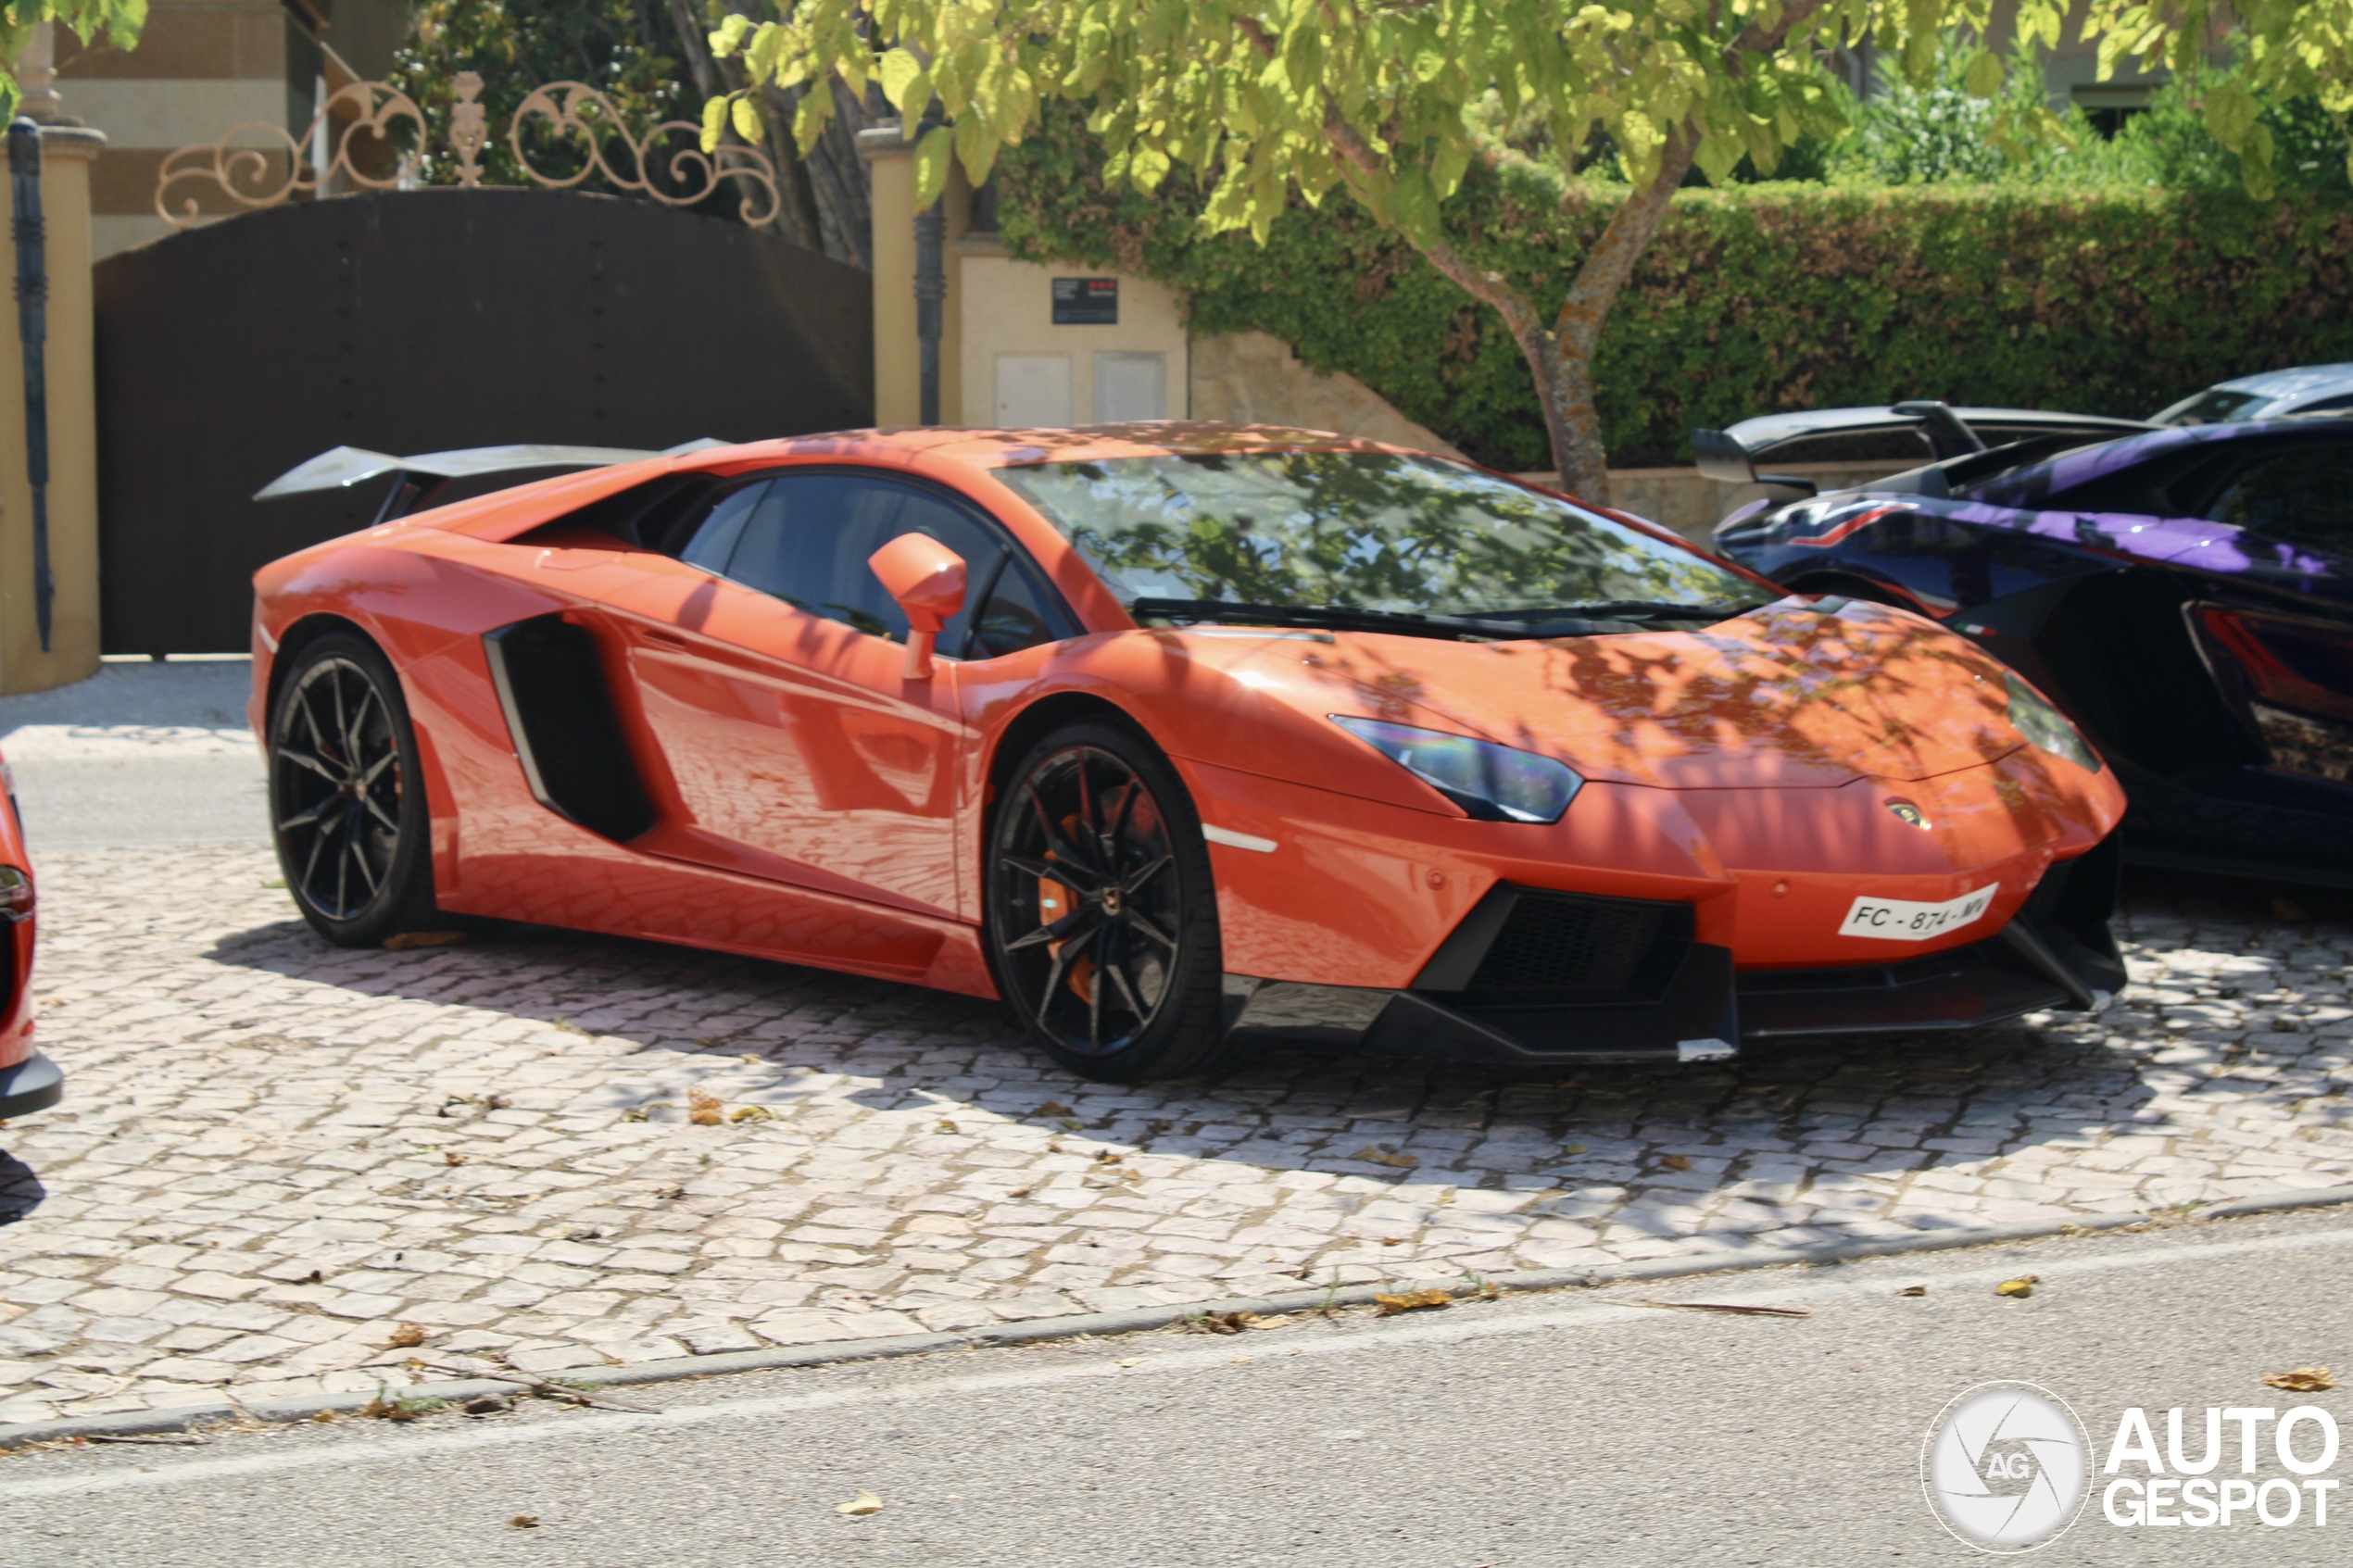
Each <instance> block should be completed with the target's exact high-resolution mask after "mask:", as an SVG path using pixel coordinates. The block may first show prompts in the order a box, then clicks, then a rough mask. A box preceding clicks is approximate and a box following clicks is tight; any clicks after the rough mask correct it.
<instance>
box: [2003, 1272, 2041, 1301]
mask: <svg viewBox="0 0 2353 1568" xmlns="http://www.w3.org/2000/svg"><path fill="white" fill-rule="evenodd" d="M2041 1277H2042V1276H2040V1275H2039V1274H2020V1275H2019V1276H2018V1277H2017V1278H2016V1279H2006V1280H2004V1281H2003V1282H2002V1283H2001V1284H1999V1285H1997V1286H1994V1295H1996V1296H2021V1297H2022V1296H2032V1295H2033V1294H2034V1286H2035V1284H2036V1282H2037V1281H2038V1280H2039V1279H2040V1278H2041Z"/></svg>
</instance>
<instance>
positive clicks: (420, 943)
mask: <svg viewBox="0 0 2353 1568" xmlns="http://www.w3.org/2000/svg"><path fill="white" fill-rule="evenodd" d="M465 939H466V934H465V933H464V932H462V931H399V932H395V933H394V934H393V935H390V936H387V937H385V938H384V948H385V950H386V951H387V952H394V953H405V952H407V951H408V950H409V948H411V947H448V946H449V945H450V944H451V943H453V942H463V941H464V940H465Z"/></svg>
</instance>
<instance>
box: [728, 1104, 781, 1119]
mask: <svg viewBox="0 0 2353 1568" xmlns="http://www.w3.org/2000/svg"><path fill="white" fill-rule="evenodd" d="M775 1119H776V1113H775V1112H774V1111H773V1110H769V1109H768V1108H767V1107H766V1106H764V1105H739V1106H737V1107H736V1112H735V1114H734V1115H732V1116H730V1117H728V1118H727V1120H728V1121H730V1122H774V1120H775Z"/></svg>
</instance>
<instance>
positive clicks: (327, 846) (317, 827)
mask: <svg viewBox="0 0 2353 1568" xmlns="http://www.w3.org/2000/svg"><path fill="white" fill-rule="evenodd" d="M270 822H271V838H272V839H273V840H274V841H275V842H276V844H277V847H278V864H279V865H280V867H282V868H283V870H284V872H285V877H286V891H287V892H289V893H291V894H293V895H294V900H295V906H296V908H297V909H300V910H301V911H302V918H303V919H305V920H307V921H308V922H310V926H311V929H312V930H314V931H316V932H318V933H319V935H321V936H324V937H325V938H326V939H327V940H328V941H330V942H333V943H334V944H335V945H336V946H338V947H376V946H378V945H379V944H381V943H382V942H383V941H384V938H385V937H387V936H391V935H395V934H396V933H398V932H402V931H414V930H417V929H419V928H421V927H423V926H426V925H429V924H431V923H432V922H433V920H434V914H435V912H436V911H435V909H434V891H433V846H432V838H433V829H432V822H431V819H430V817H429V815H428V813H427V811H426V809H425V790H424V780H423V778H422V774H421V772H420V771H419V769H418V766H417V736H416V732H415V731H414V730H413V729H412V728H411V727H410V726H409V708H408V704H407V703H406V702H405V701H404V700H403V699H402V697H401V695H400V678H399V676H397V675H396V674H395V673H394V672H393V669H392V665H391V663H390V662H389V661H387V660H386V659H385V658H384V654H383V653H382V652H381V651H379V650H378V649H377V647H376V646H375V645H374V644H373V643H371V642H369V641H368V640H367V639H365V638H364V637H359V636H356V635H352V634H349V633H333V634H331V635H328V636H324V637H321V638H320V639H319V640H318V641H316V642H314V643H311V644H310V645H308V646H306V647H305V648H304V649H303V650H302V652H301V653H300V655H298V656H297V657H296V661H295V667H294V668H293V669H292V670H291V671H287V674H286V677H285V681H284V684H282V685H281V686H280V687H279V688H278V697H277V701H276V703H275V704H274V705H273V707H272V709H271V715H270Z"/></svg>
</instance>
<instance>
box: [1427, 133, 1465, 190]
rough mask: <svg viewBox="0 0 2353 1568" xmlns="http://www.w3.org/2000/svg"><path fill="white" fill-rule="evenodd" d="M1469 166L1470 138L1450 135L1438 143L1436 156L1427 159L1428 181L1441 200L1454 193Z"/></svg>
mask: <svg viewBox="0 0 2353 1568" xmlns="http://www.w3.org/2000/svg"><path fill="white" fill-rule="evenodd" d="M1469 168H1470V138H1469V137H1467V136H1464V137H1451V138H1449V139H1447V140H1446V141H1443V142H1441V143H1439V144H1438V153H1437V156H1436V157H1432V158H1431V159H1430V160H1429V182H1430V184H1431V185H1432V186H1433V187H1434V188H1435V189H1436V190H1437V192H1438V195H1439V199H1441V201H1442V200H1444V199H1445V198H1446V197H1448V196H1451V195H1453V194H1454V192H1455V190H1456V189H1457V188H1458V187H1460V186H1461V184H1462V182H1463V175H1464V174H1465V173H1466V171H1467V170H1468V169H1469Z"/></svg>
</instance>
